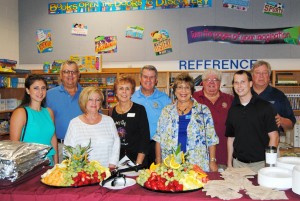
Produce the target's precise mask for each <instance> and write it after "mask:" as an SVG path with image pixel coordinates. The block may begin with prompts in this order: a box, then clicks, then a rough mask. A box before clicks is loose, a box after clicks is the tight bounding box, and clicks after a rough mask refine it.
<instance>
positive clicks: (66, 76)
mask: <svg viewBox="0 0 300 201" xmlns="http://www.w3.org/2000/svg"><path fill="white" fill-rule="evenodd" d="M79 76H80V73H79V69H78V65H77V63H76V62H74V61H69V60H68V61H66V62H64V63H63V64H62V67H61V71H60V79H61V82H62V83H61V85H59V86H57V87H54V88H52V89H49V90H48V91H47V96H46V104H47V107H49V108H51V109H52V110H53V112H54V118H55V132H56V135H57V139H58V152H59V155H58V157H59V162H61V161H62V159H63V155H62V147H63V140H64V138H65V134H66V132H67V129H68V126H69V123H70V120H71V119H73V118H75V117H77V116H78V115H80V114H82V111H81V109H80V107H79V104H78V99H79V94H80V92H81V91H82V87H81V86H80V84H79V83H78V80H79Z"/></svg>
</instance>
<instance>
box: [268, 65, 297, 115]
mask: <svg viewBox="0 0 300 201" xmlns="http://www.w3.org/2000/svg"><path fill="white" fill-rule="evenodd" d="M271 81H272V86H274V87H276V88H278V89H279V90H281V91H282V92H284V93H285V95H286V96H287V97H288V99H289V101H290V103H291V106H292V109H293V110H294V114H295V116H300V71H297V70H273V71H272V76H271Z"/></svg>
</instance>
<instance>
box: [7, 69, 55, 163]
mask: <svg viewBox="0 0 300 201" xmlns="http://www.w3.org/2000/svg"><path fill="white" fill-rule="evenodd" d="M46 92H47V82H46V81H45V79H44V78H43V77H42V76H40V75H34V74H33V75H29V76H28V77H27V78H26V80H25V94H24V98H23V100H22V103H21V105H20V106H19V107H18V108H17V109H15V111H14V112H13V114H12V116H11V119H10V140H13V141H23V142H33V143H39V144H45V145H50V146H52V148H51V149H50V151H49V152H48V154H47V157H48V158H49V160H50V165H54V164H56V163H57V162H58V155H57V139H56V134H55V127H54V115H53V112H52V110H51V109H50V108H46V107H44V102H45V97H46Z"/></svg>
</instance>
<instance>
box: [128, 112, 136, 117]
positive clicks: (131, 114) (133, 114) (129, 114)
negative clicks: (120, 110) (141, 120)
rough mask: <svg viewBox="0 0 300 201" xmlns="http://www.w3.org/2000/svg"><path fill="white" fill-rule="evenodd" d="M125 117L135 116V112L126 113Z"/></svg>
mask: <svg viewBox="0 0 300 201" xmlns="http://www.w3.org/2000/svg"><path fill="white" fill-rule="evenodd" d="M127 117H135V113H127Z"/></svg>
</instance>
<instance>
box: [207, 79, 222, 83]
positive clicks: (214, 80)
mask: <svg viewBox="0 0 300 201" xmlns="http://www.w3.org/2000/svg"><path fill="white" fill-rule="evenodd" d="M204 81H205V82H214V83H215V82H219V81H220V80H219V79H217V78H214V79H210V78H208V79H206V80H204Z"/></svg>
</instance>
